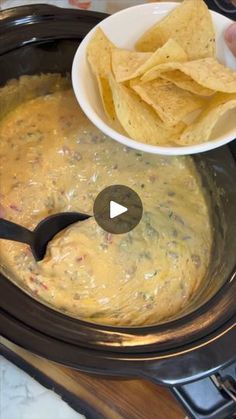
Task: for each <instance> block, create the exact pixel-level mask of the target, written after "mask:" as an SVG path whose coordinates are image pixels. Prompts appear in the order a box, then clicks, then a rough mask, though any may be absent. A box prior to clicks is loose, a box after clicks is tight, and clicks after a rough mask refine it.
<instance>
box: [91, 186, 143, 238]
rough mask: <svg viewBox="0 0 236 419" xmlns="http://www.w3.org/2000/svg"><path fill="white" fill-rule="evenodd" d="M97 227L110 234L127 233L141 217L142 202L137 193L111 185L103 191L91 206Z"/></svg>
mask: <svg viewBox="0 0 236 419" xmlns="http://www.w3.org/2000/svg"><path fill="white" fill-rule="evenodd" d="M93 213H94V218H95V220H96V222H97V223H98V225H99V227H101V228H102V229H103V230H105V231H107V233H111V234H125V233H129V232H130V231H131V230H133V228H135V227H136V226H137V225H138V223H139V221H140V220H141V218H142V215H143V206H142V201H141V199H140V198H139V196H138V194H137V192H135V191H133V189H131V188H129V187H128V186H124V185H111V186H108V187H107V188H105V189H103V190H102V191H101V192H100V193H99V194H98V196H97V198H96V199H95V201H94V205H93Z"/></svg>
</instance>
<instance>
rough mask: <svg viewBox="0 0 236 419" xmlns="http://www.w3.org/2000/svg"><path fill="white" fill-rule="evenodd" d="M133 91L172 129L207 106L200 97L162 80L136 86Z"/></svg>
mask: <svg viewBox="0 0 236 419" xmlns="http://www.w3.org/2000/svg"><path fill="white" fill-rule="evenodd" d="M133 89H134V90H135V91H136V92H137V93H138V94H139V96H140V97H141V98H142V99H143V100H144V101H145V102H146V103H147V104H148V105H151V106H152V107H153V109H155V111H156V112H157V114H158V115H159V116H160V118H161V119H162V121H163V122H165V124H166V125H168V126H170V127H171V126H173V125H176V124H178V123H179V122H180V121H183V120H184V118H185V117H186V116H187V115H188V114H190V113H192V112H194V111H196V110H198V109H200V108H201V107H203V106H204V104H205V101H204V100H203V99H201V98H200V97H199V96H196V95H193V94H191V93H189V92H186V91H185V90H183V89H180V88H179V87H177V86H175V85H174V84H172V83H168V82H167V83H166V82H165V81H164V80H162V79H157V80H154V81H151V82H148V83H145V84H136V85H134V86H133Z"/></svg>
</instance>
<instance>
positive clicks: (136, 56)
mask: <svg viewBox="0 0 236 419" xmlns="http://www.w3.org/2000/svg"><path fill="white" fill-rule="evenodd" d="M187 59H188V56H187V54H186V53H185V51H184V50H183V48H181V47H180V46H179V45H178V43H177V42H176V41H174V40H173V39H170V40H168V41H167V42H166V44H165V45H163V47H162V48H158V49H157V50H156V51H155V52H154V53H153V54H151V53H148V52H147V53H145V52H132V51H126V50H119V49H116V50H114V51H113V52H112V69H113V73H114V75H115V79H116V81H117V82H123V81H126V80H130V79H132V78H136V77H139V76H141V75H143V74H144V73H145V72H147V71H148V70H149V69H151V68H152V67H154V66H156V65H158V64H163V63H168V62H175V61H177V62H183V61H187Z"/></svg>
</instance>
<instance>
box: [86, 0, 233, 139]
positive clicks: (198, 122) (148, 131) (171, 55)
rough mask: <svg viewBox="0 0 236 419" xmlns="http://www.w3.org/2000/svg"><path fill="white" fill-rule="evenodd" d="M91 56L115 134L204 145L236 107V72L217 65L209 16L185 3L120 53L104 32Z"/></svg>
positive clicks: (199, 5)
mask: <svg viewBox="0 0 236 419" xmlns="http://www.w3.org/2000/svg"><path fill="white" fill-rule="evenodd" d="M87 57H88V60H89V63H90V66H91V68H92V71H93V73H94V75H95V77H96V80H97V83H98V86H99V91H100V95H101V98H102V103H103V107H104V110H105V113H106V115H107V117H108V118H109V121H110V124H111V125H112V127H113V128H114V129H116V130H118V131H120V132H123V131H125V133H126V134H128V136H129V137H130V138H132V139H134V140H137V141H140V142H143V143H146V144H152V145H161V146H184V145H193V144H200V143H203V142H206V141H208V140H209V139H210V136H211V133H212V131H213V128H214V127H215V125H216V123H217V121H218V120H219V118H220V117H221V116H223V115H224V114H225V113H226V112H228V111H229V110H231V109H233V108H236V72H233V71H232V70H230V69H228V68H226V67H225V66H223V65H222V64H220V63H219V62H218V61H217V59H216V47H215V33H214V27H213V23H212V19H211V14H210V12H209V10H208V8H207V6H206V4H205V3H204V1H203V0H185V1H184V2H183V3H182V4H181V5H180V6H178V7H176V8H175V9H174V10H173V11H172V12H171V13H170V14H169V15H168V16H167V17H165V18H164V19H163V20H162V21H160V22H158V23H157V24H156V25H154V26H153V27H152V28H150V29H149V30H148V31H147V32H146V33H144V34H143V35H142V37H141V38H140V39H139V40H138V42H137V43H136V50H135V51H128V50H123V49H119V48H117V47H116V46H115V45H114V44H113V43H112V42H111V41H110V40H109V39H108V38H107V37H106V35H105V34H104V32H103V31H102V30H101V29H100V28H99V29H97V30H96V32H95V35H94V36H93V38H92V40H91V41H90V43H89V45H88V49H87Z"/></svg>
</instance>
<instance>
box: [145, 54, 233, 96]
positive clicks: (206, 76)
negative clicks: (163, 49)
mask: <svg viewBox="0 0 236 419" xmlns="http://www.w3.org/2000/svg"><path fill="white" fill-rule="evenodd" d="M170 70H179V71H181V72H182V73H184V74H185V75H187V76H189V77H191V79H193V80H194V81H195V82H196V83H198V84H199V85H200V86H203V87H206V88H207V89H210V90H212V91H213V92H214V91H216V92H224V93H236V72H234V71H232V70H230V69H229V68H227V67H225V66H223V65H222V64H220V63H219V62H218V61H216V60H215V59H214V58H203V59H202V60H196V61H189V62H186V63H168V64H160V65H159V66H156V67H154V68H152V69H151V70H149V71H148V72H147V73H145V74H144V76H143V77H142V81H144V82H147V81H151V80H155V79H156V78H157V77H159V76H160V75H162V73H163V72H166V71H170Z"/></svg>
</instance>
